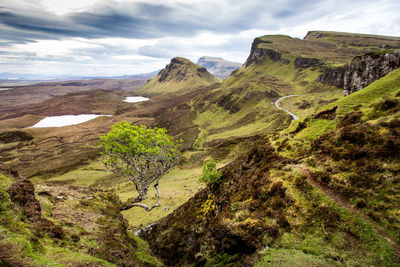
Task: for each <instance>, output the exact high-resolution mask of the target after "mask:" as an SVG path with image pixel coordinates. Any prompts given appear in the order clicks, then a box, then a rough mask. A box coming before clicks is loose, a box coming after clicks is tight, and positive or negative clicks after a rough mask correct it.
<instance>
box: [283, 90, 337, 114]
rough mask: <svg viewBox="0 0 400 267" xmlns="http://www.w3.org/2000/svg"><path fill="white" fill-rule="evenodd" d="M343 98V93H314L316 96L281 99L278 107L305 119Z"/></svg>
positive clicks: (306, 95)
mask: <svg viewBox="0 0 400 267" xmlns="http://www.w3.org/2000/svg"><path fill="white" fill-rule="evenodd" d="M342 97H343V93H342V92H341V91H340V92H337V91H335V92H332V93H316V94H304V95H299V96H294V97H288V98H285V99H283V100H282V101H281V102H280V103H279V105H280V106H281V107H282V108H284V109H286V110H289V111H290V112H292V113H294V114H296V115H297V116H299V117H300V118H305V117H307V116H310V115H312V114H313V113H315V112H316V111H317V110H318V109H320V108H323V107H324V106H326V105H327V104H329V103H330V102H334V101H336V100H338V99H340V98H342Z"/></svg>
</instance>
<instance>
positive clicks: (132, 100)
mask: <svg viewBox="0 0 400 267" xmlns="http://www.w3.org/2000/svg"><path fill="white" fill-rule="evenodd" d="M149 100H150V98H147V97H143V96H128V97H126V98H125V100H122V101H124V102H127V103H137V102H143V101H149Z"/></svg>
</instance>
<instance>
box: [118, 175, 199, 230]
mask: <svg viewBox="0 0 400 267" xmlns="http://www.w3.org/2000/svg"><path fill="white" fill-rule="evenodd" d="M200 175H201V168H200V167H198V168H194V169H181V168H175V169H173V170H172V171H171V172H169V173H168V174H166V175H165V176H164V177H163V178H162V179H161V180H160V184H159V188H160V191H161V204H162V205H163V206H164V207H165V208H168V211H165V210H163V209H162V208H156V209H153V210H151V211H150V212H147V211H145V210H144V209H142V208H139V207H133V208H131V209H129V210H127V211H123V212H122V214H123V215H124V218H125V219H127V220H128V222H129V224H130V225H131V226H132V227H134V228H138V227H142V226H146V225H148V224H151V223H153V222H155V221H157V220H159V219H161V218H162V217H164V216H166V215H168V214H169V213H171V212H172V211H173V210H174V209H176V208H177V207H179V206H180V205H182V204H183V203H185V202H186V201H187V200H188V199H189V198H190V197H192V196H193V195H194V194H195V193H196V192H197V191H199V190H200V189H201V188H202V187H203V186H202V185H201V184H200V182H199V177H200ZM115 190H116V193H117V195H118V196H119V197H120V198H121V200H122V201H125V200H127V199H128V198H131V197H134V196H135V195H136V192H135V191H134V187H133V184H131V183H127V184H124V185H121V186H119V187H117V188H115ZM154 195H155V190H154V189H153V188H151V189H150V190H149V196H154ZM155 201H156V198H155V197H150V198H149V199H148V200H146V201H145V202H144V203H147V204H149V203H153V202H155Z"/></svg>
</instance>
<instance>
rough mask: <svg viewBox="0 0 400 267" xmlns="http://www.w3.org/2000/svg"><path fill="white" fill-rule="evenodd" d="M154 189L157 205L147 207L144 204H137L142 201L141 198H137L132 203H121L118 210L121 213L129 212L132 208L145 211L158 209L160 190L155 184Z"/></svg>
mask: <svg viewBox="0 0 400 267" xmlns="http://www.w3.org/2000/svg"><path fill="white" fill-rule="evenodd" d="M154 188H155V189H156V196H157V203H155V204H153V205H152V206H147V205H146V204H143V203H139V202H140V201H142V200H144V199H141V196H138V197H136V198H135V199H134V200H133V201H132V202H128V201H127V202H125V203H122V207H121V209H120V210H121V211H122V210H129V209H130V208H133V207H141V208H143V209H145V210H146V211H151V210H152V209H154V208H156V207H160V206H161V193H160V189H158V183H156V184H155V185H154ZM146 198H147V196H146ZM146 198H145V199H146Z"/></svg>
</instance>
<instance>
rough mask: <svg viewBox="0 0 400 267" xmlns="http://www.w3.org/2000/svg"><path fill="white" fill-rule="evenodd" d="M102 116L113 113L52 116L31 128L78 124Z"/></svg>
mask: <svg viewBox="0 0 400 267" xmlns="http://www.w3.org/2000/svg"><path fill="white" fill-rule="evenodd" d="M100 116H111V115H97V114H81V115H63V116H51V117H46V118H44V119H43V120H41V121H39V122H38V123H36V124H35V125H33V126H31V127H30V128H43V127H64V126H70V125H76V124H80V123H83V122H87V121H90V120H92V119H95V118H97V117H100Z"/></svg>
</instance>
